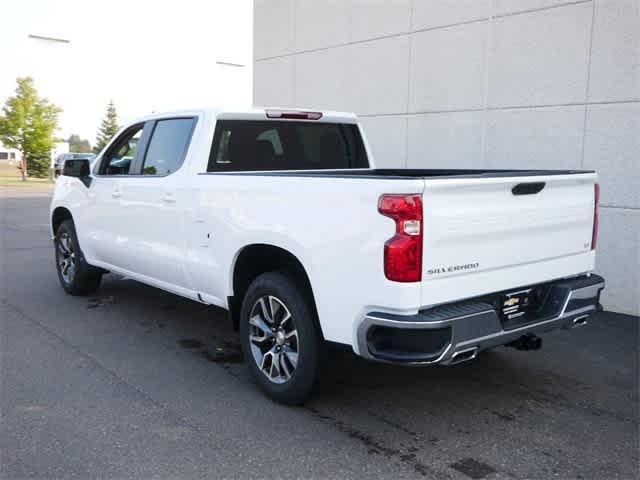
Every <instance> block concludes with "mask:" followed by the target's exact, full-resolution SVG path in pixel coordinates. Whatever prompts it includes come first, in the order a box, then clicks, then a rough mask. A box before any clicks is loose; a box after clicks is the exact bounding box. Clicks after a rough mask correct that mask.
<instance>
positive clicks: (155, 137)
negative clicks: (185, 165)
mask: <svg viewBox="0 0 640 480" xmlns="http://www.w3.org/2000/svg"><path fill="white" fill-rule="evenodd" d="M193 124H194V119H193V118H171V119H167V120H158V121H157V122H156V124H155V127H154V129H153V134H152V135H151V139H150V140H149V147H148V148H147V153H146V155H145V157H144V164H143V165H142V174H143V175H158V176H164V175H170V174H171V173H173V172H175V171H176V170H178V169H179V168H180V166H181V165H182V162H183V161H184V157H185V155H186V153H187V148H188V146H189V142H190V140H191V132H192V130H193Z"/></svg>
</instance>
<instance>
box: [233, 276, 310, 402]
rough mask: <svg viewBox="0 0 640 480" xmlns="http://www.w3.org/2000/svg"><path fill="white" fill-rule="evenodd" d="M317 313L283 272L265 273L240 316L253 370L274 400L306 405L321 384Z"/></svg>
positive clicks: (252, 287) (245, 349) (248, 295)
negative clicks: (312, 392)
mask: <svg viewBox="0 0 640 480" xmlns="http://www.w3.org/2000/svg"><path fill="white" fill-rule="evenodd" d="M312 312H313V310H312V309H311V308H310V305H309V304H308V302H307V300H306V299H305V298H304V295H302V293H301V292H300V290H299V289H298V287H296V285H295V284H294V283H293V282H292V281H291V280H290V279H289V278H288V277H287V276H285V275H283V274H281V273H274V272H272V273H264V274H262V275H260V276H259V277H257V278H256V279H255V280H254V281H253V283H251V285H250V286H249V288H248V290H247V293H246V295H245V297H244V299H243V302H242V309H241V313H240V336H241V343H242V349H243V353H244V356H245V358H246V359H247V363H248V366H249V371H250V372H251V374H252V376H253V377H254V379H255V380H256V382H257V383H258V384H259V385H260V387H261V388H262V389H263V390H264V392H265V393H266V394H267V395H268V396H269V397H271V398H272V399H274V400H276V401H278V402H282V403H287V404H300V403H302V402H303V401H304V399H305V398H306V397H307V396H308V395H309V393H310V392H311V390H312V388H313V385H314V383H315V380H316V377H317V373H318V364H319V354H320V350H321V335H320V332H319V331H318V328H317V327H316V324H315V322H314V321H313V316H312V315H313V313H312Z"/></svg>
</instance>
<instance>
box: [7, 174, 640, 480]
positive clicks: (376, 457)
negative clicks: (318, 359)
mask: <svg viewBox="0 0 640 480" xmlns="http://www.w3.org/2000/svg"><path fill="white" fill-rule="evenodd" d="M49 195H50V193H49V191H48V190H47V189H42V188H38V189H32V188H28V187H27V188H23V187H14V188H11V187H0V478H2V479H5V478H6V479H22V478H42V479H49V478H98V477H100V478H131V479H142V478H205V477H206V478H221V477H226V478H230V477H233V478H332V479H341V478H375V479H378V478H437V479H440V478H442V479H489V480H491V479H499V478H505V479H513V478H516V479H518V478H527V479H530V478H559V479H616V478H620V479H631V478H638V477H639V475H640V472H639V467H638V462H639V459H638V452H639V444H638V355H639V339H638V318H637V317H630V316H625V315H619V314H614V313H608V312H603V313H600V314H598V315H597V316H595V317H592V320H591V321H590V323H589V324H588V325H587V326H585V327H581V328H577V329H574V330H571V331H558V332H553V333H550V334H548V335H547V336H545V337H544V347H543V349H542V350H540V351H536V352H520V351H516V350H513V349H507V348H499V349H496V350H493V351H490V352H487V353H485V354H481V355H480V356H479V358H478V359H476V360H474V361H472V362H467V363H464V364H460V365H458V366H454V367H431V368H402V367H395V366H388V365H380V364H376V363H371V362H367V361H365V360H362V359H359V358H357V357H355V356H353V355H352V354H349V353H342V352H335V353H334V354H333V356H332V365H331V366H330V367H329V369H328V372H327V374H326V375H325V378H324V379H323V381H322V382H321V384H320V385H319V387H318V389H317V391H316V392H315V394H314V395H313V397H312V398H311V399H310V400H309V401H308V402H307V404H306V405H304V406H302V407H286V406H282V405H278V404H275V403H273V402H271V401H269V400H268V399H266V398H265V397H264V396H263V395H262V393H261V392H260V391H259V390H258V388H257V387H256V386H255V385H254V384H253V383H252V381H251V379H250V378H249V375H248V372H247V371H246V365H245V364H244V363H243V360H242V355H241V354H240V351H239V347H238V336H237V334H236V333H235V332H234V331H233V330H232V329H231V325H230V322H229V321H228V320H227V316H226V313H225V312H224V311H222V310H220V309H217V308H211V307H206V306H203V305H200V304H198V303H195V302H191V301H189V300H185V299H182V298H180V297H177V296H174V295H171V294H169V293H165V292H162V291H160V290H156V289H153V288H151V287H147V286H145V285H142V284H139V283H137V282H134V281H132V280H128V279H123V278H122V277H118V276H115V275H107V276H105V278H104V282H103V285H102V287H101V288H100V290H99V291H98V292H97V293H96V294H95V295H92V296H89V297H72V296H69V295H67V294H65V293H64V291H63V290H62V288H61V287H60V286H59V284H58V279H57V277H56V272H55V266H54V260H53V249H52V244H51V240H50V238H49V232H48V227H47V222H48V203H49Z"/></svg>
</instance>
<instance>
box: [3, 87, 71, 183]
mask: <svg viewBox="0 0 640 480" xmlns="http://www.w3.org/2000/svg"><path fill="white" fill-rule="evenodd" d="M16 83H17V84H18V86H17V87H16V93H15V95H14V96H13V97H9V98H8V99H7V101H6V103H5V104H4V107H3V108H2V113H0V140H1V141H2V143H4V144H5V145H6V146H7V147H10V148H15V149H16V150H18V151H20V153H22V164H21V166H20V171H21V174H22V180H23V181H24V180H26V179H27V175H28V174H31V175H33V176H35V177H46V176H47V173H48V171H49V166H50V162H51V160H50V158H51V149H52V148H53V143H54V136H53V134H54V132H55V131H56V129H57V128H58V114H59V113H60V112H61V111H62V110H61V109H60V108H58V107H56V106H55V105H53V104H52V103H50V102H49V101H48V100H47V99H46V98H42V97H40V96H39V95H38V92H37V90H36V88H35V87H34V85H33V79H32V78H31V77H22V78H20V77H19V78H17V79H16Z"/></svg>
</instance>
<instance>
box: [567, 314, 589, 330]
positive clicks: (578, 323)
mask: <svg viewBox="0 0 640 480" xmlns="http://www.w3.org/2000/svg"><path fill="white" fill-rule="evenodd" d="M588 318H589V315H581V316H580V317H576V318H574V319H573V322H571V326H572V327H574V328H575V327H582V326H583V325H586V324H587V323H588V322H587V319H588Z"/></svg>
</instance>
